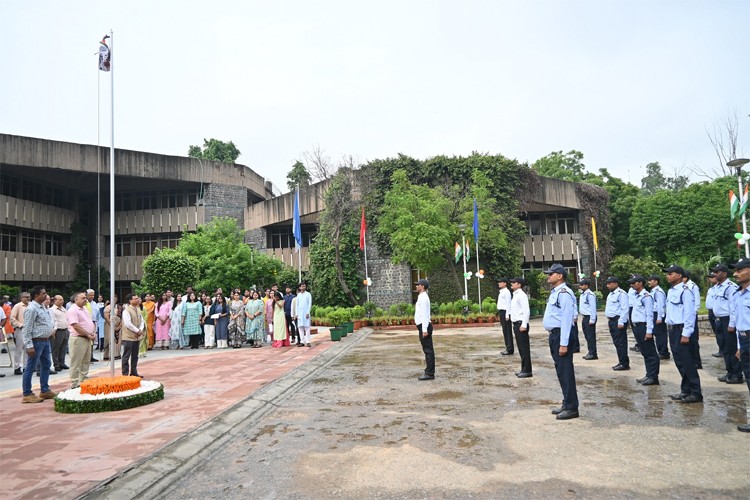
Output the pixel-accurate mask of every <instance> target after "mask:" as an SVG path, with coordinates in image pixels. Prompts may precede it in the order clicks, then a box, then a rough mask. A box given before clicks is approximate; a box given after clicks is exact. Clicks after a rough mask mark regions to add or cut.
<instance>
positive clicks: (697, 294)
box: [686, 280, 701, 316]
mask: <svg viewBox="0 0 750 500" xmlns="http://www.w3.org/2000/svg"><path fill="white" fill-rule="evenodd" d="M686 285H687V286H688V290H690V293H692V294H693V307H694V308H695V315H696V316H697V315H698V309H700V308H701V289H700V288H698V285H696V284H695V282H694V281H693V280H688V281H687V283H686Z"/></svg>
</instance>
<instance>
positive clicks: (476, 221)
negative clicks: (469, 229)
mask: <svg viewBox="0 0 750 500" xmlns="http://www.w3.org/2000/svg"><path fill="white" fill-rule="evenodd" d="M474 242H475V243H477V244H479V212H478V211H477V199H476V198H474Z"/></svg>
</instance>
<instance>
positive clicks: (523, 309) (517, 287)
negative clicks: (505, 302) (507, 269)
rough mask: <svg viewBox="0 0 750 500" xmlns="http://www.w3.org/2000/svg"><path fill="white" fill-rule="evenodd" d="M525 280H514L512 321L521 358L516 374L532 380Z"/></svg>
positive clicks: (512, 285) (528, 312)
mask: <svg viewBox="0 0 750 500" xmlns="http://www.w3.org/2000/svg"><path fill="white" fill-rule="evenodd" d="M525 284H526V283H525V281H524V279H523V278H513V279H512V280H510V286H511V288H512V289H513V299H512V300H511V302H510V321H511V322H512V323H513V333H515V334H516V343H517V344H518V354H519V355H520V356H521V371H520V372H518V373H516V377H518V378H530V377H532V373H531V348H530V347H529V317H530V316H531V314H530V311H529V297H528V296H527V295H526V292H524V291H523V286H524V285H525Z"/></svg>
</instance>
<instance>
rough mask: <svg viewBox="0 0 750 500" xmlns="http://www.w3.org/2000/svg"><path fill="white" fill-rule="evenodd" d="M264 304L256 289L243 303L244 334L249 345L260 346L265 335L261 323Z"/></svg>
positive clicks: (262, 321)
mask: <svg viewBox="0 0 750 500" xmlns="http://www.w3.org/2000/svg"><path fill="white" fill-rule="evenodd" d="M263 314H264V304H263V301H262V300H260V295H259V294H258V292H257V291H256V290H254V291H253V293H252V297H251V299H250V300H248V301H247V304H246V305H245V335H246V336H247V340H248V341H249V342H250V347H256V348H257V347H261V346H262V345H263V340H264V339H265V337H266V332H265V329H264V328H263V325H264V323H265V321H264V318H263Z"/></svg>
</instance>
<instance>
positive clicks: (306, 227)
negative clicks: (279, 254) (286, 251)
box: [268, 224, 317, 248]
mask: <svg viewBox="0 0 750 500" xmlns="http://www.w3.org/2000/svg"><path fill="white" fill-rule="evenodd" d="M316 235H317V230H316V227H315V225H314V224H303V225H302V246H303V247H309V246H310V245H311V244H312V241H313V239H314V238H315V236H316ZM295 244H296V243H295V241H294V235H293V234H292V226H280V227H272V228H271V229H269V233H268V248H294V247H295Z"/></svg>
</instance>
